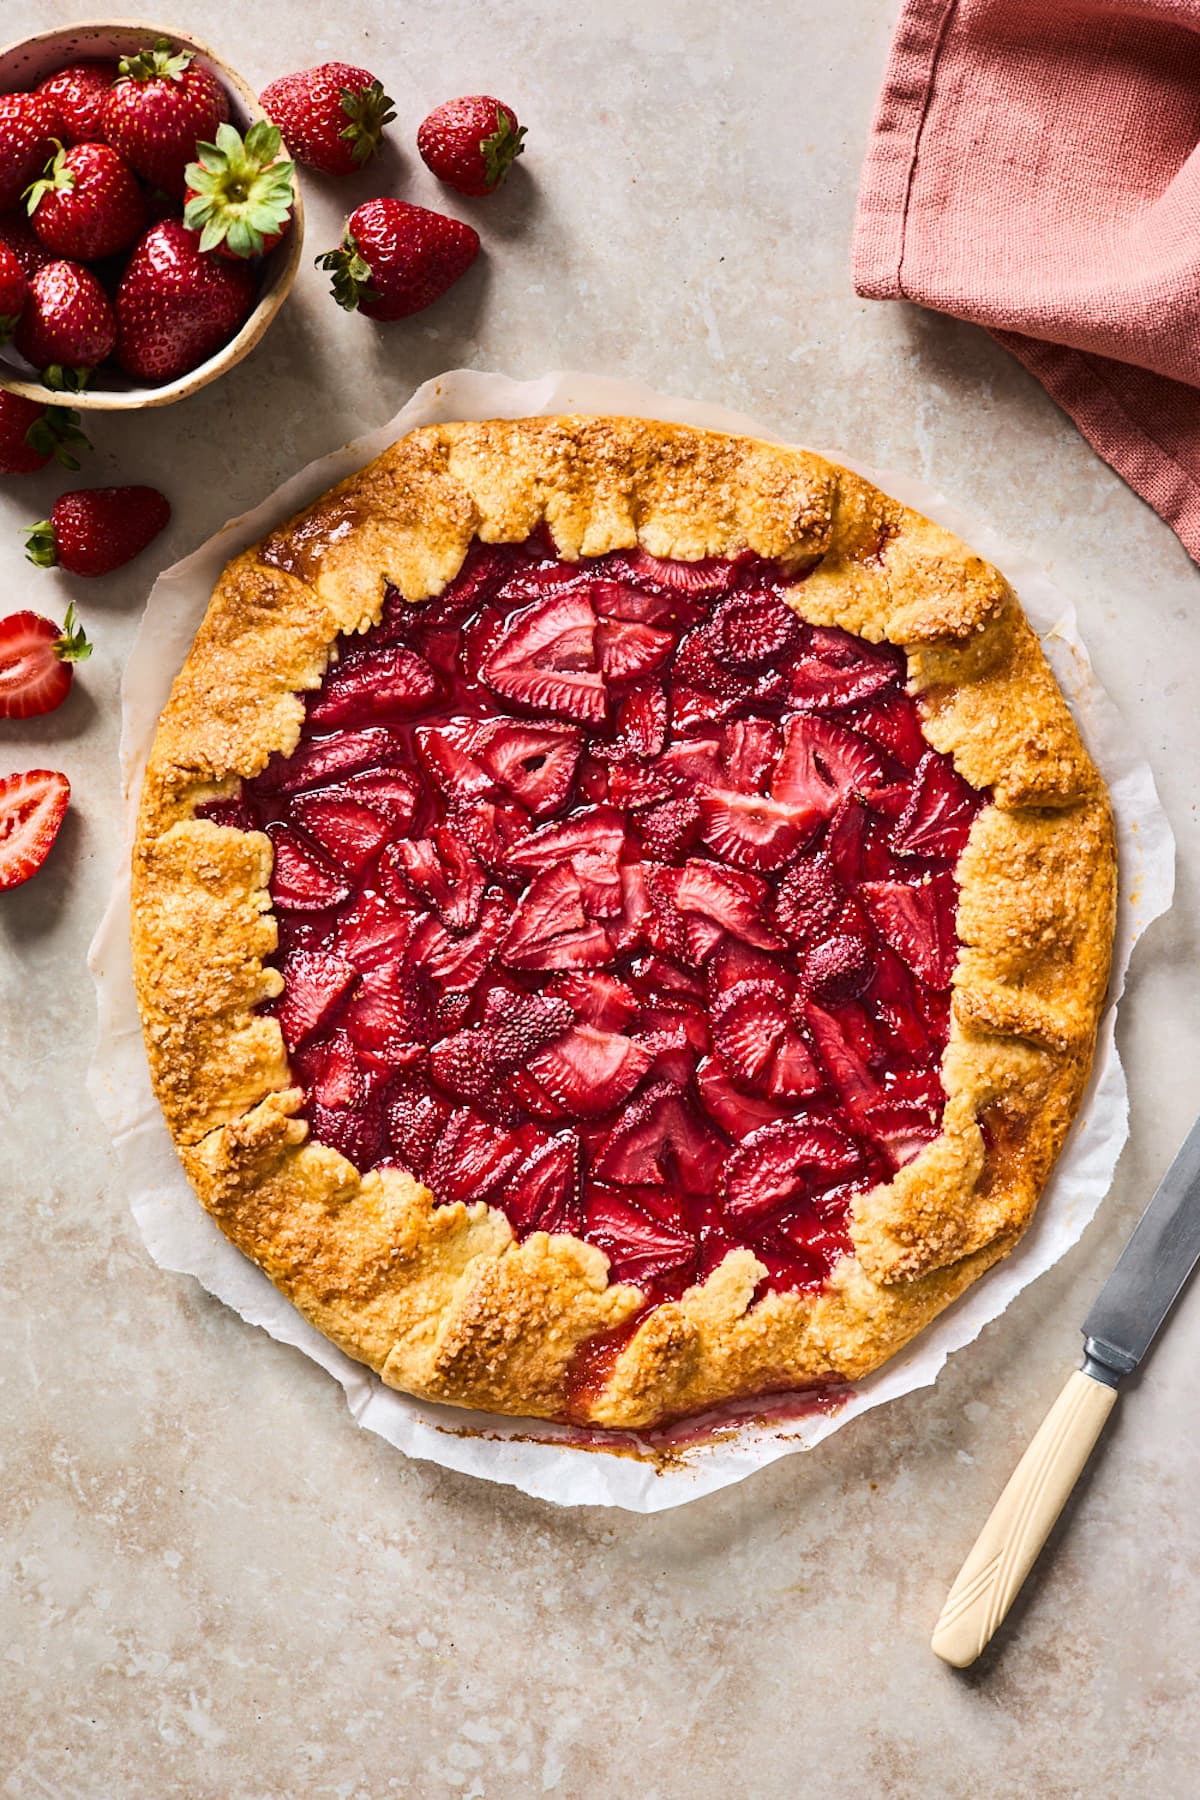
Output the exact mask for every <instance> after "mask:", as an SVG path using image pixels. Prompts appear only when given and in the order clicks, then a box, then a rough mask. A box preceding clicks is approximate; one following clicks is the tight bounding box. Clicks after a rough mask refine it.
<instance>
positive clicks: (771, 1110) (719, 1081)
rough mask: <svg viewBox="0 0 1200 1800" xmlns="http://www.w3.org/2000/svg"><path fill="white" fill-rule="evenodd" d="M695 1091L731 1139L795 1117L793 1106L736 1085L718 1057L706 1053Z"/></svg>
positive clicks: (698, 1070) (698, 1073) (745, 1135)
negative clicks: (762, 1126) (764, 1097)
mask: <svg viewBox="0 0 1200 1800" xmlns="http://www.w3.org/2000/svg"><path fill="white" fill-rule="evenodd" d="M696 1092H697V1093H698V1094H699V1096H700V1100H701V1104H702V1105H703V1107H704V1109H705V1111H706V1112H707V1113H708V1114H709V1115H710V1117H711V1118H713V1119H715V1120H716V1122H717V1124H718V1125H719V1126H720V1127H721V1129H722V1131H726V1132H728V1134H729V1136H730V1137H732V1138H738V1139H740V1138H744V1137H748V1136H749V1134H750V1133H751V1132H752V1131H757V1129H758V1127H759V1126H760V1125H774V1124H776V1123H778V1121H779V1120H781V1119H789V1118H791V1117H792V1114H793V1111H794V1108H793V1107H791V1106H790V1105H788V1104H786V1103H784V1104H782V1105H781V1104H779V1103H778V1102H776V1101H773V1100H764V1099H762V1098H761V1097H760V1096H759V1095H757V1094H747V1093H745V1092H744V1091H743V1090H742V1089H741V1088H739V1087H735V1086H734V1084H733V1082H732V1081H731V1080H730V1079H729V1076H728V1075H727V1074H726V1072H725V1067H724V1064H723V1063H722V1062H721V1059H720V1058H719V1057H717V1056H706V1057H705V1058H704V1060H703V1061H702V1062H701V1063H700V1064H699V1065H698V1066H697V1069H696Z"/></svg>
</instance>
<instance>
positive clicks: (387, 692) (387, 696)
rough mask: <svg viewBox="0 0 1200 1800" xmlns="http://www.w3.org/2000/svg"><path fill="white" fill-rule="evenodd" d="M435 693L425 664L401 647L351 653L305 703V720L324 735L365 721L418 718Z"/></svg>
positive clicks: (433, 680)
mask: <svg viewBox="0 0 1200 1800" xmlns="http://www.w3.org/2000/svg"><path fill="white" fill-rule="evenodd" d="M438 689H439V683H438V678H437V676H436V675H435V674H434V672H433V670H432V669H431V668H430V666H429V664H428V663H427V662H426V661H425V658H424V657H423V656H418V655H417V653H416V651H415V650H409V649H406V648H405V646H404V645H403V644H391V645H388V646H387V647H386V648H385V649H382V650H375V649H370V650H355V651H352V652H351V653H350V654H349V655H348V656H345V657H343V658H342V660H341V662H340V663H338V664H337V665H336V666H335V667H334V668H332V669H330V670H329V672H328V674H327V675H326V677H325V680H324V681H323V683H322V684H321V686H320V688H319V689H318V690H317V692H316V693H315V694H314V695H313V697H312V698H311V699H310V701H309V703H308V717H309V721H310V723H311V724H313V725H316V726H319V727H320V728H321V729H323V730H331V729H332V728H333V727H334V726H336V725H355V724H359V723H361V721H362V720H363V719H393V718H399V717H403V716H404V714H406V713H414V712H420V711H421V709H422V707H425V706H428V705H429V703H430V701H431V700H433V699H435V698H436V696H437V693H438Z"/></svg>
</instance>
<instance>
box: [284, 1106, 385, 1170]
mask: <svg viewBox="0 0 1200 1800" xmlns="http://www.w3.org/2000/svg"><path fill="white" fill-rule="evenodd" d="M305 1110H306V1112H307V1114H308V1124H309V1130H310V1131H311V1133H312V1135H313V1137H314V1138H316V1139H317V1140H318V1141H319V1142H320V1143H322V1144H328V1145H329V1148H330V1149H331V1150H336V1151H338V1153H339V1154H340V1155H342V1156H344V1157H345V1158H346V1161H347V1162H349V1163H353V1164H354V1167H355V1168H356V1169H361V1170H363V1171H365V1170H367V1169H373V1168H374V1167H375V1164H376V1163H377V1162H378V1161H379V1159H380V1157H381V1156H382V1155H383V1154H384V1153H385V1151H386V1149H387V1144H388V1136H387V1121H386V1118H385V1115H384V1108H383V1103H382V1101H381V1100H380V1099H379V1098H378V1097H376V1098H375V1099H373V1100H368V1101H367V1102H366V1103H365V1104H364V1105H362V1106H356V1107H344V1106H322V1105H321V1103H320V1102H319V1101H318V1100H310V1101H309V1103H308V1106H307V1108H306V1109H305Z"/></svg>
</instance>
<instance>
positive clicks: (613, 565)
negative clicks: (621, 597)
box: [609, 545, 741, 594]
mask: <svg viewBox="0 0 1200 1800" xmlns="http://www.w3.org/2000/svg"><path fill="white" fill-rule="evenodd" d="M609 569H610V572H611V573H613V574H617V573H618V572H619V573H620V575H623V576H625V577H627V578H628V580H630V581H631V582H632V583H633V584H634V586H635V587H642V588H645V589H647V591H648V592H650V593H656V594H727V593H728V592H729V590H730V588H731V587H733V586H734V584H735V582H736V581H737V580H738V579H739V576H740V574H741V571H740V569H739V567H738V565H737V563H736V562H733V561H726V560H725V559H724V558H723V557H718V556H708V557H702V558H700V559H699V560H697V561H695V562H680V561H667V560H665V559H664V558H662V557H658V556H651V554H650V552H649V551H648V550H643V549H642V548H641V546H640V545H639V546H638V547H637V549H635V550H619V551H617V552H616V554H615V555H614V556H612V557H610V559H609Z"/></svg>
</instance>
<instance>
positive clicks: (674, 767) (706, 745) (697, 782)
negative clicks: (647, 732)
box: [652, 736, 727, 794]
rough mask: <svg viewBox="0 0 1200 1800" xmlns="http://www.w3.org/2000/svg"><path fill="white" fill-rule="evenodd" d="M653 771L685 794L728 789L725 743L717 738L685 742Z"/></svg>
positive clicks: (667, 753) (672, 748)
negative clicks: (712, 789)
mask: <svg viewBox="0 0 1200 1800" xmlns="http://www.w3.org/2000/svg"><path fill="white" fill-rule="evenodd" d="M652 767H653V768H654V770H655V773H656V774H659V775H661V776H663V778H664V779H665V780H666V781H668V782H669V783H670V785H671V787H672V788H673V789H674V790H675V791H676V792H677V793H681V794H693V793H697V792H699V791H703V790H705V789H708V788H720V787H725V786H726V785H727V784H726V781H725V776H724V772H723V770H722V767H721V743H720V739H719V738H715V737H708V736H704V737H693V738H682V739H681V740H680V741H679V742H678V743H675V744H672V745H671V746H670V748H669V749H668V750H664V752H663V754H662V755H661V756H659V757H656V758H655V761H654V763H653V765H652Z"/></svg>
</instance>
